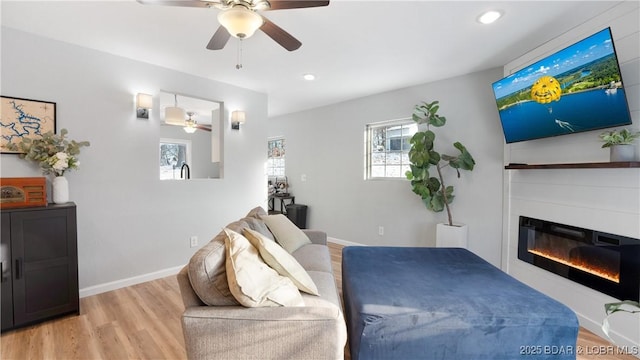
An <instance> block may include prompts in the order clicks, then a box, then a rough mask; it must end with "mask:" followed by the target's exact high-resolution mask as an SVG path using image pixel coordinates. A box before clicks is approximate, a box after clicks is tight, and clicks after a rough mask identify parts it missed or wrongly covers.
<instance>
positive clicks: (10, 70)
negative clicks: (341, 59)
mask: <svg viewBox="0 0 640 360" xmlns="http://www.w3.org/2000/svg"><path fill="white" fill-rule="evenodd" d="M233 70H234V69H230V71H233ZM1 86H2V95H4V96H13V97H21V98H29V99H36V100H46V101H52V102H56V103H57V128H58V129H62V128H66V129H68V130H69V135H70V137H71V138H73V139H76V140H88V141H90V142H91V146H90V147H89V148H83V149H82V152H81V154H80V162H81V166H80V169H79V170H78V171H72V172H69V173H68V176H67V177H68V179H69V185H70V197H71V199H72V200H73V201H74V202H75V203H76V204H77V206H78V256H79V280H80V288H81V295H87V294H91V293H96V292H100V291H102V290H106V289H108V288H110V287H118V286H120V285H123V284H126V283H127V282H129V283H130V282H136V281H141V280H145V279H147V278H149V277H153V276H160V275H162V274H164V273H166V271H169V272H171V271H175V268H176V267H178V266H180V265H182V264H185V263H186V262H187V261H188V259H189V258H190V256H191V255H192V254H193V253H194V252H195V251H196V250H197V249H196V248H190V247H189V237H190V236H192V235H196V236H198V237H199V241H200V245H203V244H205V243H206V242H208V241H209V240H210V239H211V238H212V237H213V236H214V235H215V234H216V233H218V232H219V231H220V230H221V227H222V226H224V225H226V224H227V223H229V222H230V221H232V220H235V219H237V218H239V217H241V216H242V215H244V214H246V212H247V211H249V210H250V209H251V208H252V207H254V206H257V205H261V206H265V207H266V186H265V182H266V178H265V176H264V162H265V160H266V150H265V147H266V145H265V144H266V131H267V122H266V119H267V97H266V95H265V94H261V93H256V92H253V91H249V90H246V89H241V88H238V87H235V86H231V85H228V84H223V83H219V82H215V81H210V80H207V79H202V78H198V77H194V76H190V75H187V74H184V73H180V72H176V71H173V70H168V69H165V68H161V67H158V66H155V65H149V64H145V63H141V62H137V61H133V60H129V59H125V58H122V57H117V56H113V55H109V54H106V53H101V52H97V51H94V50H90V49H87V48H82V47H78V46H75V45H70V44H66V43H62V42H58V41H52V40H49V39H45V38H42V37H37V36H33V35H30V34H27V33H24V32H20V31H16V30H13V29H8V28H2V83H1ZM160 89H164V90H167V91H175V92H177V93H181V94H190V95H193V96H195V97H200V98H206V99H216V100H220V101H223V102H224V106H225V112H226V114H225V122H226V123H225V124H224V127H223V128H224V134H223V135H224V146H225V151H224V179H215V180H191V181H160V180H159V178H158V151H159V150H158V140H159V138H160V119H159V117H158V114H159V113H160V112H159V101H158V98H157V96H156V97H155V98H154V108H153V110H152V111H151V116H150V118H149V119H148V120H142V119H137V118H136V116H135V106H134V97H135V94H136V93H138V92H143V93H148V94H153V95H157V94H158V92H159V91H160ZM235 109H242V110H244V111H246V113H247V118H248V120H247V123H246V124H244V126H243V127H242V129H241V130H240V131H235V130H231V129H230V124H229V123H228V118H229V113H230V112H231V111H232V110H235ZM0 159H1V167H0V169H1V172H2V175H1V176H2V177H18V176H40V172H39V171H38V170H37V167H36V166H35V165H33V164H31V163H28V162H26V161H24V160H21V159H18V157H17V156H15V155H6V154H5V155H2V156H1V158H0ZM167 269H168V270H167ZM156 272H159V273H156ZM111 282H115V283H111Z"/></svg>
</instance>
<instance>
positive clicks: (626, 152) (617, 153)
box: [609, 144, 636, 162]
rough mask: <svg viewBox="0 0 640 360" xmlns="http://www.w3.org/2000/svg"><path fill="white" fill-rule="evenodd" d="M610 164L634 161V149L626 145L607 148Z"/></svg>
mask: <svg viewBox="0 0 640 360" xmlns="http://www.w3.org/2000/svg"><path fill="white" fill-rule="evenodd" d="M609 151H610V153H609V157H610V159H611V162H619V161H634V160H635V157H636V147H635V146H633V145H631V144H628V145H613V146H611V147H610V148H609Z"/></svg>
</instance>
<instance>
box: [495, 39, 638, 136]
mask: <svg viewBox="0 0 640 360" xmlns="http://www.w3.org/2000/svg"><path fill="white" fill-rule="evenodd" d="M493 92H494V94H495V97H496V103H497V105H498V112H499V114H500V121H501V122H502V129H503V131H504V137H505V140H506V142H507V143H514V142H518V141H525V140H532V139H539V138H544V137H550V136H557V135H565V134H572V133H577V132H582V131H588V130H595V129H603V128H608V127H615V126H621V125H628V124H631V115H630V114H629V106H628V105H627V99H626V96H625V92H624V87H623V86H622V77H621V76H620V67H619V65H618V59H617V57H616V52H615V48H614V45H613V41H612V39H611V30H610V29H609V28H607V29H604V30H602V31H600V32H598V33H596V34H594V35H591V36H589V37H588V38H586V39H584V40H582V41H579V42H577V43H575V44H573V45H571V46H569V47H567V48H565V49H563V50H560V51H558V52H556V53H555V54H553V55H550V56H548V57H546V58H544V59H542V60H540V61H538V62H536V63H534V64H532V65H530V66H527V67H526V68H524V69H522V70H520V71H518V72H516V73H513V74H511V75H509V76H507V77H506V78H504V79H502V80H500V81H496V82H495V83H493Z"/></svg>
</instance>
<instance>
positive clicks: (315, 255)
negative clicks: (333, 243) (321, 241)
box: [291, 244, 333, 274]
mask: <svg viewBox="0 0 640 360" xmlns="http://www.w3.org/2000/svg"><path fill="white" fill-rule="evenodd" d="M291 255H293V257H294V258H295V259H296V260H297V261H298V263H299V264H300V265H302V267H303V268H304V269H305V270H307V272H309V271H323V272H327V273H330V274H333V270H332V269H331V254H330V253H329V248H328V247H326V246H325V245H318V244H309V245H305V246H303V247H301V248H299V249H298V250H296V251H294V252H293V254H291Z"/></svg>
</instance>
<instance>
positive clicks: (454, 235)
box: [436, 224, 469, 249]
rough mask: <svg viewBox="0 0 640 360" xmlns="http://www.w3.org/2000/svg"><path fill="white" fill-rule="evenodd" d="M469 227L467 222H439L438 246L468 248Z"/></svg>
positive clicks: (437, 228) (437, 231) (437, 229)
mask: <svg viewBox="0 0 640 360" xmlns="http://www.w3.org/2000/svg"><path fill="white" fill-rule="evenodd" d="M468 233H469V227H468V226H467V225H466V224H453V226H449V224H438V225H437V226H436V247H456V248H465V249H466V248H467V245H468V244H467V243H468V240H467V238H468Z"/></svg>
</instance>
